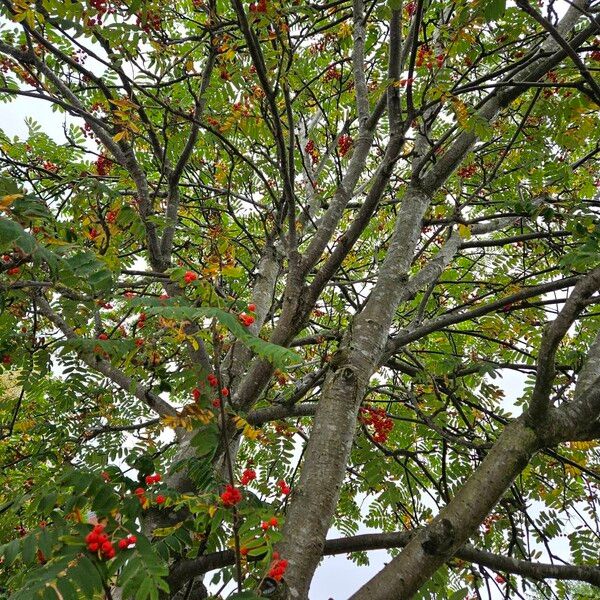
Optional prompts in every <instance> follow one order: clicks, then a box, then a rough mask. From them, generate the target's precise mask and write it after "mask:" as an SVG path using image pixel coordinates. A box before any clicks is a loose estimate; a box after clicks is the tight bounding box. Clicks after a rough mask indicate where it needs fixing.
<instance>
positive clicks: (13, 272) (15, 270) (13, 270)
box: [6, 267, 21, 277]
mask: <svg viewBox="0 0 600 600" xmlns="http://www.w3.org/2000/svg"><path fill="white" fill-rule="evenodd" d="M20 272H21V269H19V267H11V268H10V269H8V270H7V271H6V273H7V275H10V276H11V277H14V276H15V275H18V274H19V273H20Z"/></svg>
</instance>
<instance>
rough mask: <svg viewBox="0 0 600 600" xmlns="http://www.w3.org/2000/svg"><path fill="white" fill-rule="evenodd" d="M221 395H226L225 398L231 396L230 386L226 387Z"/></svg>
mask: <svg viewBox="0 0 600 600" xmlns="http://www.w3.org/2000/svg"><path fill="white" fill-rule="evenodd" d="M221 396H225V398H227V396H229V388H226V387H224V388H223V389H222V390H221Z"/></svg>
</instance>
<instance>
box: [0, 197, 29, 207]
mask: <svg viewBox="0 0 600 600" xmlns="http://www.w3.org/2000/svg"><path fill="white" fill-rule="evenodd" d="M22 197H23V194H8V196H3V197H2V198H1V199H0V210H7V209H8V207H9V206H10V205H11V204H12V203H13V202H14V201H15V200H18V199H19V198H22Z"/></svg>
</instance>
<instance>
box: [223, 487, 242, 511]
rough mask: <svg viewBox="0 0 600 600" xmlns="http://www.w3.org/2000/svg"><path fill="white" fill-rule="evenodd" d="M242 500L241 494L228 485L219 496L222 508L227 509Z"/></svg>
mask: <svg viewBox="0 0 600 600" xmlns="http://www.w3.org/2000/svg"><path fill="white" fill-rule="evenodd" d="M241 500H242V492H240V490H238V489H237V488H234V487H233V486H232V485H230V484H228V485H226V486H225V491H224V492H223V493H222V494H221V502H222V503H223V506H225V507H227V508H229V507H231V506H235V505H236V504H237V503H238V502H240V501H241Z"/></svg>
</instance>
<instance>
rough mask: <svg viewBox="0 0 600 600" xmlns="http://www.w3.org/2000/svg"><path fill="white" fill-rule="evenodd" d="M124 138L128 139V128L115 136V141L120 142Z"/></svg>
mask: <svg viewBox="0 0 600 600" xmlns="http://www.w3.org/2000/svg"><path fill="white" fill-rule="evenodd" d="M123 138H125V139H127V130H126V129H122V130H121V131H119V132H118V133H117V134H116V135H114V136H113V140H114V141H115V142H120V141H121V140H122V139H123Z"/></svg>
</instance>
